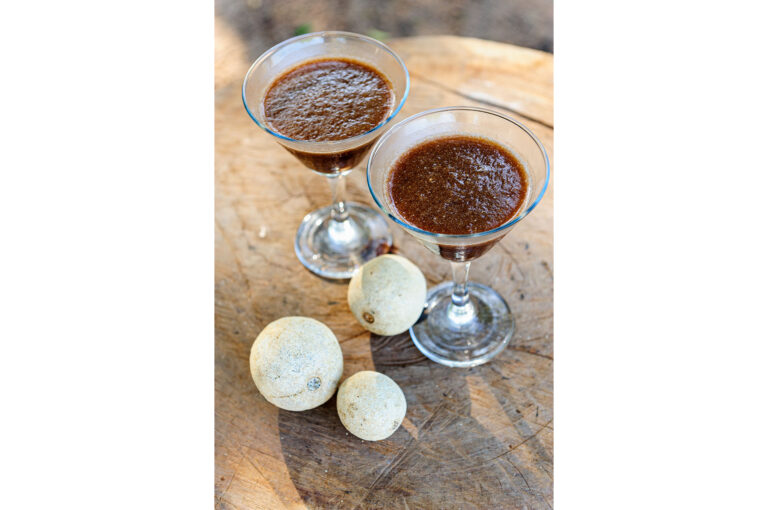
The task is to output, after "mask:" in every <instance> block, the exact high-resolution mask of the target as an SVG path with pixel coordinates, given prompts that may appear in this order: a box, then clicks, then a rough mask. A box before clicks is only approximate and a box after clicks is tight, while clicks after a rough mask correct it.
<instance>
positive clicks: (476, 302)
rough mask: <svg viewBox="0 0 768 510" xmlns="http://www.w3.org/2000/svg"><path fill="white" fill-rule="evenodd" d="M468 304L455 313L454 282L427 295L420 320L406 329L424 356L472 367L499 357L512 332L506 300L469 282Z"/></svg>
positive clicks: (486, 288) (445, 363) (484, 287)
mask: <svg viewBox="0 0 768 510" xmlns="http://www.w3.org/2000/svg"><path fill="white" fill-rule="evenodd" d="M467 289H468V290H469V295H470V298H469V303H468V305H466V307H462V309H460V310H457V309H456V307H454V305H453V303H452V302H451V292H452V290H453V283H451V282H444V283H441V284H440V285H438V286H436V287H432V288H431V289H429V291H428V292H427V303H426V305H425V308H424V313H423V314H422V315H421V318H420V319H419V321H418V322H417V323H416V324H414V325H413V327H411V329H410V330H409V331H410V333H411V339H412V340H413V343H414V344H416V347H418V349H419V350H420V351H421V352H422V354H424V355H425V356H426V357H428V358H429V359H431V360H432V361H436V362H437V363H440V364H442V365H447V366H449V367H474V366H476V365H481V364H483V363H485V362H487V361H490V360H491V358H493V357H494V356H496V355H497V354H499V353H500V352H501V351H503V350H504V348H505V347H506V346H507V344H508V343H509V341H510V339H511V338H512V335H513V334H514V332H515V319H514V318H513V317H512V314H511V313H510V311H509V306H508V305H507V303H506V301H504V299H503V298H502V297H501V296H500V295H499V293H498V292H496V291H495V290H493V289H492V288H490V287H487V286H485V285H480V284H479V283H472V282H469V283H468V284H467Z"/></svg>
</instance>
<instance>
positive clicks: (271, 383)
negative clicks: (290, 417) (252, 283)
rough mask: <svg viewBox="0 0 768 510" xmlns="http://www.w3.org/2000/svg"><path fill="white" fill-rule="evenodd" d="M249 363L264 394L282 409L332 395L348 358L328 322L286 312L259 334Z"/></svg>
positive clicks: (311, 405)
mask: <svg viewBox="0 0 768 510" xmlns="http://www.w3.org/2000/svg"><path fill="white" fill-rule="evenodd" d="M250 365H251V377H253V382H254V383H255V384H256V387H257V388H258V390H259V392H260V393H261V394H262V395H263V396H264V398H265V399H267V400H268V401H269V402H271V403H272V404H274V405H276V406H277V407H279V408H281V409H287V410H289V411H304V410H306V409H312V408H314V407H317V406H319V405H321V404H323V403H325V402H327V401H328V399H330V398H331V397H332V396H333V394H334V392H335V391H336V387H337V385H338V383H339V379H341V373H342V370H343V369H344V358H343V356H342V354H341V347H339V342H338V340H337V339H336V335H334V334H333V331H331V330H330V329H329V328H328V326H326V325H325V324H323V323H322V322H320V321H317V320H315V319H311V318H309V317H283V318H282V319H278V320H276V321H274V322H271V323H269V324H267V326H266V327H265V328H264V329H263V330H262V331H261V333H259V336H257V337H256V340H254V342H253V346H251V357H250Z"/></svg>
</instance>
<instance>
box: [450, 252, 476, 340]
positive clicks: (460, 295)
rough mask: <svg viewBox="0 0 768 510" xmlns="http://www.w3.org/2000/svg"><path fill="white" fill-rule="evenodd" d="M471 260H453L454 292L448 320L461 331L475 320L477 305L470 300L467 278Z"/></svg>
mask: <svg viewBox="0 0 768 510" xmlns="http://www.w3.org/2000/svg"><path fill="white" fill-rule="evenodd" d="M469 264H470V262H451V270H452V271H453V293H452V294H451V303H450V304H449V305H448V320H449V321H450V322H451V323H452V324H453V327H454V328H455V329H457V330H459V331H461V330H462V329H463V328H465V327H470V325H471V324H472V323H473V321H474V320H475V314H476V312H475V306H474V305H473V304H472V301H470V300H469V289H468V288H467V280H468V279H469Z"/></svg>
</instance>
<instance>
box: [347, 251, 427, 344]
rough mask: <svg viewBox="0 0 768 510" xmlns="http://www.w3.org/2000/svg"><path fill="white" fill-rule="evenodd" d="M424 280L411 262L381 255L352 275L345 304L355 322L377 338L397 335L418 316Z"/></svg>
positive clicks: (406, 328) (425, 281) (425, 295)
mask: <svg viewBox="0 0 768 510" xmlns="http://www.w3.org/2000/svg"><path fill="white" fill-rule="evenodd" d="M426 299H427V280H426V279H425V278H424V275H423V274H422V272H421V270H420V269H419V268H418V267H417V266H416V265H415V264H414V263H413V262H411V261H410V260H408V259H406V258H405V257H401V256H399V255H389V254H388V255H381V256H379V257H376V258H375V259H372V260H370V261H368V262H366V263H365V264H364V265H363V266H361V267H360V268H358V269H357V271H355V273H354V274H353V275H352V279H351V280H350V282H349V288H348V290H347V302H348V303H349V308H350V310H352V314H353V315H354V316H355V318H356V319H357V321H358V322H359V323H360V324H361V325H362V326H363V327H364V328H365V329H367V330H368V331H371V332H373V333H376V334H377V335H385V336H391V335H398V334H400V333H403V332H404V331H406V330H408V328H410V327H411V326H413V324H414V323H415V322H416V321H417V320H418V319H419V317H420V316H421V312H422V311H423V309H424V302H425V301H426Z"/></svg>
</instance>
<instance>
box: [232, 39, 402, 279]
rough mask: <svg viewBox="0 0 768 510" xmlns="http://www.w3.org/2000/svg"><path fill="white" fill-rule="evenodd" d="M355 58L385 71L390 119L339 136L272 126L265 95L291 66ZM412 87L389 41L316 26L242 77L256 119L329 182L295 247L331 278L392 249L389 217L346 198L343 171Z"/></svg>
mask: <svg viewBox="0 0 768 510" xmlns="http://www.w3.org/2000/svg"><path fill="white" fill-rule="evenodd" d="M327 58H344V59H351V60H355V61H358V62H362V63H364V64H367V65H369V66H370V67H373V68H374V69H376V70H377V71H379V73H381V74H382V75H383V76H385V77H386V78H387V79H388V80H389V83H390V85H391V86H392V91H393V94H394V98H393V102H392V107H391V110H390V112H389V114H388V115H387V117H386V118H385V119H384V120H383V121H381V123H379V125H377V126H376V127H374V128H373V129H371V130H370V131H368V132H366V133H363V134H360V135H357V136H353V137H351V138H347V139H343V140H334V141H311V140H295V139H292V138H289V137H287V136H285V135H282V134H280V133H279V132H277V131H276V130H274V129H273V128H272V127H271V126H270V124H269V123H268V122H267V120H266V117H265V112H264V96H265V95H266V93H267V91H268V90H269V88H270V86H271V85H272V83H273V82H274V81H275V79H276V78H278V77H279V76H280V75H281V74H283V73H284V72H285V71H287V70H289V69H292V68H294V67H297V66H299V65H301V64H303V63H305V62H308V61H312V60H317V59H327ZM409 88H410V78H409V76H408V70H407V69H406V67H405V64H404V63H403V61H402V60H401V59H400V57H398V56H397V55H396V54H395V53H394V52H393V51H392V50H391V49H389V47H387V46H386V45H385V44H383V43H381V42H379V41H377V40H375V39H371V38H370V37H365V36H362V35H358V34H353V33H349V32H316V33H312V34H306V35H301V36H298V37H294V38H292V39H288V40H286V41H283V42H282V43H280V44H278V45H277V46H274V47H273V48H271V49H270V50H268V51H267V52H266V53H264V54H263V55H261V56H260V57H259V58H258V59H257V60H256V62H254V63H253V65H252V66H251V68H250V69H249V70H248V73H247V74H246V76H245V80H244V82H243V104H244V105H245V109H246V111H247V112H248V115H250V117H251V119H253V121H254V122H255V123H256V124H257V125H258V126H259V127H260V128H262V129H264V131H266V132H267V133H269V134H270V135H271V136H272V137H273V138H274V139H275V141H276V142H278V143H279V144H281V145H282V146H283V147H285V149H287V150H288V151H289V152H291V153H292V154H293V155H294V156H296V158H297V159H298V160H299V161H300V162H301V163H303V164H304V165H305V166H306V167H308V168H309V169H311V170H313V171H315V172H316V173H317V174H320V175H322V176H323V177H325V178H326V179H327V180H328V183H329V184H330V187H331V195H332V197H333V199H332V201H331V205H330V206H328V207H323V208H321V209H318V210H316V211H312V212H310V213H309V214H307V215H306V216H305V217H304V220H303V221H302V222H301V224H300V225H299V230H298V232H297V233H296V240H295V242H294V251H295V252H296V256H297V257H298V258H299V261H301V263H302V264H304V266H305V267H306V268H307V269H309V270H310V271H312V272H313V273H315V274H318V275H320V276H323V277H325V278H332V279H345V278H351V277H352V273H353V272H354V270H355V269H356V268H357V267H359V266H361V265H362V264H364V263H365V262H366V261H368V260H370V259H372V258H374V257H376V256H377V255H380V254H381V253H386V252H387V251H388V250H389V247H390V246H391V245H392V235H391V234H390V232H389V229H388V227H387V222H386V220H385V219H384V218H383V217H382V216H381V215H380V214H379V213H377V212H376V211H375V210H374V209H371V208H370V207H367V206H364V205H361V204H356V203H353V202H347V201H345V200H344V176H345V175H346V174H348V173H349V172H350V171H351V170H352V169H353V168H354V167H355V166H356V165H357V164H358V163H359V162H360V161H362V159H363V158H364V157H365V155H366V154H367V153H368V150H369V149H370V148H371V146H372V145H373V143H374V142H375V141H376V139H377V138H378V137H379V136H380V135H381V133H382V132H383V131H384V130H383V127H384V126H385V125H387V124H388V123H389V121H391V120H392V119H393V118H394V117H395V115H397V113H398V112H399V111H400V109H401V108H402V107H403V104H405V98H406V97H407V96H408V90H409Z"/></svg>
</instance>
